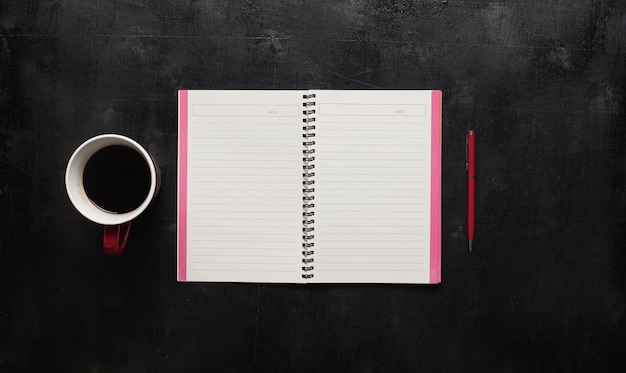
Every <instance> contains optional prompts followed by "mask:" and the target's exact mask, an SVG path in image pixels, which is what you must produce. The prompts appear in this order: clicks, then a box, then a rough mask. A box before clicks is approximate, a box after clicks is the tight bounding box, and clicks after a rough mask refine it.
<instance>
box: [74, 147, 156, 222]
mask: <svg viewBox="0 0 626 373" xmlns="http://www.w3.org/2000/svg"><path fill="white" fill-rule="evenodd" d="M150 179H151V176H150V168H149V166H148V163H147V162H146V160H145V159H144V158H143V156H142V155H141V154H140V153H138V152H137V151H135V150H134V149H132V148H129V147H127V146H123V145H111V146H107V147H105V148H102V149H100V150H98V151H97V152H95V153H94V154H93V155H92V156H91V158H90V159H89V160H88V161H87V164H86V165H85V171H84V172H83V184H84V186H85V192H86V193H87V196H88V197H89V199H90V200H91V201H92V202H93V203H94V204H96V205H97V206H98V207H99V208H101V209H103V210H106V211H109V212H114V213H125V212H129V211H132V210H134V209H136V208H137V207H139V206H140V205H141V203H142V202H143V201H144V200H145V199H146V197H147V195H148V193H149V191H150Z"/></svg>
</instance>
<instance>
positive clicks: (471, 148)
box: [465, 130, 476, 254]
mask: <svg viewBox="0 0 626 373" xmlns="http://www.w3.org/2000/svg"><path fill="white" fill-rule="evenodd" d="M466 156H467V163H465V169H466V171H467V240H468V243H469V253H470V254H471V253H472V251H473V249H474V208H475V198H476V193H475V192H476V190H475V188H476V186H475V176H476V134H475V133H474V131H471V130H470V131H469V132H468V133H467V138H466Z"/></svg>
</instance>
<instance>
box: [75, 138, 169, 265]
mask: <svg viewBox="0 0 626 373" xmlns="http://www.w3.org/2000/svg"><path fill="white" fill-rule="evenodd" d="M159 186H160V179H159V169H158V166H157V164H156V162H155V161H154V159H152V157H151V156H150V154H149V153H148V152H147V151H146V150H145V149H144V148H143V147H142V146H141V145H139V143H137V142H136V141H135V140H133V139H131V138H129V137H126V136H122V135H118V134H103V135H98V136H95V137H92V138H90V139H89V140H87V141H85V142H84V143H82V144H81V145H80V146H79V147H78V148H77V149H76V150H75V151H74V153H73V154H72V156H71V157H70V160H69V162H68V163H67V168H66V170H65V189H66V191H67V195H68V197H69V199H70V201H71V202H72V204H73V205H74V207H75V208H76V210H78V212H79V213H81V214H82V215H83V216H84V217H85V218H87V219H89V220H91V221H93V222H95V223H98V224H102V225H104V237H103V246H104V252H105V253H106V254H108V255H113V256H115V255H120V254H121V253H122V252H123V251H124V249H125V247H126V242H127V240H128V233H129V231H130V223H131V221H132V220H133V219H135V218H136V217H137V216H139V215H140V214H141V213H142V212H144V211H145V210H146V208H148V206H149V205H150V203H151V202H152V200H154V198H155V197H156V195H157V193H158V190H159Z"/></svg>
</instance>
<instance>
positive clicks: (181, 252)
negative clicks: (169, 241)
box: [178, 91, 189, 281]
mask: <svg viewBox="0 0 626 373" xmlns="http://www.w3.org/2000/svg"><path fill="white" fill-rule="evenodd" d="M178 115H179V116H178V281H187V150H188V149H187V129H188V125H189V91H178Z"/></svg>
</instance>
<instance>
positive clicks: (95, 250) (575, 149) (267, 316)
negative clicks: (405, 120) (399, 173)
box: [0, 0, 626, 372]
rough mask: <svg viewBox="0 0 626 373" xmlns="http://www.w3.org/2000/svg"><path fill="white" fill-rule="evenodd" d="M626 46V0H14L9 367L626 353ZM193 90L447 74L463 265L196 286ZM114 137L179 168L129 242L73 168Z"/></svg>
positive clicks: (2, 196) (466, 361)
mask: <svg viewBox="0 0 626 373" xmlns="http://www.w3.org/2000/svg"><path fill="white" fill-rule="evenodd" d="M625 48H626V4H624V2H623V1H617V0H614V1H611V0H570V1H556V0H555V1H541V0H518V1H508V0H507V1H504V0H503V1H482V0H476V1H452V0H450V1H444V0H423V1H383V0H379V1H374V0H363V1H357V0H351V1H350V0H346V1H330V0H317V1H299V0H266V1H253V0H248V1H242V0H235V1H233V0H229V1H227V0H212V1H210V0H206V1H194V0H184V1H174V0H143V1H140V0H98V1H96V0H93V1H87V0H85V1H80V0H59V1H52V0H49V1H44V0H40V1H35V0H0V371H2V372H29V371H37V372H40V371H44V372H73V371H76V372H158V371H177V372H207V371H224V372H252V371H255V372H261V371H265V372H290V371H293V372H331V371H341V372H409V371H444V372H461V371H462V372H485V371H494V372H495V371H498V372H533V371H536V372H550V371H559V372H561V371H564V372H570V371H587V372H601V371H611V370H616V371H620V370H621V369H623V366H624V364H626V234H625V232H626V229H625V228H626V226H625V224H626V189H625V183H626V131H625V125H626V50H625ZM183 88H184V89H203V88H206V89H226V88H228V89H239V88H256V89H261V88H263V89H265V88H268V89H269V88H333V89H350V88H352V89H363V88H368V89H369V88H381V89H390V88H412V89H441V90H442V91H443V113H444V114H443V121H444V128H443V145H444V146H443V201H442V204H443V227H442V234H443V237H442V239H443V265H442V273H443V283H442V284H441V285H439V286H382V285H370V286H361V285H331V286H295V285H263V284H213V283H205V284H191V283H186V284H179V283H177V282H176V217H175V214H176V146H177V145H176V136H177V134H176V131H177V128H176V127H177V119H176V115H177V103H176V91H177V89H183ZM469 128H473V129H475V130H476V132H477V134H478V142H477V147H478V151H477V163H478V166H477V206H478V211H477V233H476V240H477V241H476V252H475V254H474V255H473V256H469V255H468V254H467V248H466V247H467V242H466V232H465V203H466V202H465V193H466V182H465V180H466V179H465V172H464V161H465V160H464V156H465V155H464V141H465V138H464V135H465V132H466V131H467V129H469ZM103 132H118V133H122V134H125V135H128V136H131V137H133V138H135V139H137V140H138V141H139V142H141V143H142V144H144V145H145V146H146V147H147V148H148V149H149V151H151V152H152V153H153V155H154V156H155V158H156V159H157V161H158V163H159V164H160V167H161V171H162V180H163V185H162V188H161V193H160V195H159V197H158V199H157V200H156V201H155V203H154V204H153V205H152V206H151V208H150V209H149V210H148V211H147V212H146V213H145V214H144V215H143V216H142V217H140V218H139V219H138V220H137V222H136V224H134V226H133V231H132V232H131V237H130V240H129V247H128V249H127V251H126V253H125V254H124V255H123V256H122V257H118V258H110V257H106V256H105V255H104V254H103V252H102V249H101V239H102V237H101V235H102V229H101V227H99V226H97V225H95V224H92V223H90V222H88V221H86V220H85V219H83V218H82V217H81V216H80V215H79V214H78V213H77V212H76V211H75V210H74V209H73V208H72V206H71V204H70V202H69V201H68V199H67V197H66V194H65V190H64V184H63V174H64V170H65V165H66V163H67V160H68V158H69V156H70V155H71V153H72V151H73V150H74V148H75V147H77V146H78V145H79V144H80V143H81V142H82V141H84V140H85V139H87V138H89V137H91V136H94V135H96V134H99V133H103Z"/></svg>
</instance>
